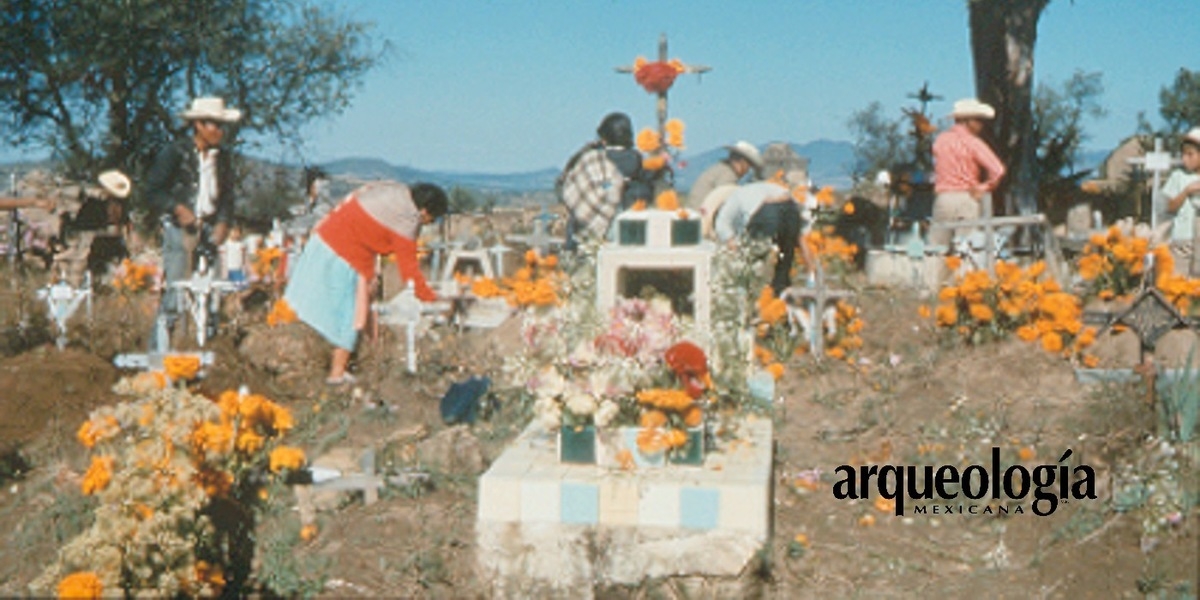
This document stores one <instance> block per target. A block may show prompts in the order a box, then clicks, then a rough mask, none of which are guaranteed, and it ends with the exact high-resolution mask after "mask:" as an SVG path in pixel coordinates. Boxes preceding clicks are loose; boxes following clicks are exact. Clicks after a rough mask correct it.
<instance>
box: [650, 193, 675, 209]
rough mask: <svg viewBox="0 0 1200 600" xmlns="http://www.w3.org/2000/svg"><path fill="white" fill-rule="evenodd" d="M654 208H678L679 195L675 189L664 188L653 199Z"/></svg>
mask: <svg viewBox="0 0 1200 600" xmlns="http://www.w3.org/2000/svg"><path fill="white" fill-rule="evenodd" d="M654 208H657V209H658V210H671V211H674V210H679V196H677V195H676V194H675V190H665V191H663V193H661V194H659V195H658V197H657V198H655V199H654Z"/></svg>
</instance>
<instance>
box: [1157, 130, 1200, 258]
mask: <svg viewBox="0 0 1200 600" xmlns="http://www.w3.org/2000/svg"><path fill="white" fill-rule="evenodd" d="M1179 152H1180V159H1181V160H1182V161H1183V168H1181V169H1175V170H1174V171H1171V175H1170V177H1168V178H1167V182H1166V183H1164V184H1163V186H1162V188H1161V189H1160V190H1159V194H1158V197H1159V198H1160V202H1162V203H1163V204H1164V208H1165V209H1166V214H1167V217H1168V218H1169V219H1171V245H1170V247H1171V254H1172V255H1173V256H1174V257H1175V272H1176V273H1179V274H1180V275H1192V276H1196V275H1200V222H1197V221H1198V220H1200V127H1195V128H1193V129H1191V130H1190V131H1188V132H1187V133H1185V134H1183V139H1182V140H1180V144H1179Z"/></svg>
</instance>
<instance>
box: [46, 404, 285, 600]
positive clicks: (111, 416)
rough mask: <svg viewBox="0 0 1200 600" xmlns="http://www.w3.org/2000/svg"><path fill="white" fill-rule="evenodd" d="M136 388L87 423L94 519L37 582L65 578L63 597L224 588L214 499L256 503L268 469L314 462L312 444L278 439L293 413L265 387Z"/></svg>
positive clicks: (82, 437) (84, 437) (87, 482)
mask: <svg viewBox="0 0 1200 600" xmlns="http://www.w3.org/2000/svg"><path fill="white" fill-rule="evenodd" d="M115 389H117V390H118V391H121V390H127V391H132V390H133V388H132V386H121V385H118V386H117V387H116V388H115ZM138 393H140V394H141V395H140V396H139V398H138V399H137V400H136V401H132V402H123V403H120V404H118V405H116V406H109V407H103V408H100V409H97V410H96V411H94V412H93V413H92V415H91V416H90V418H89V419H88V421H87V422H85V423H84V424H82V425H81V426H80V428H79V430H78V432H77V437H78V438H79V441H80V443H82V444H83V445H84V446H86V447H88V448H89V449H90V450H91V452H92V454H91V458H90V464H89V466H88V469H87V471H86V472H85V473H84V475H83V477H82V481H81V483H80V485H81V488H82V491H83V493H84V494H85V495H90V496H96V497H97V498H98V500H99V504H98V505H97V507H96V519H95V521H94V523H93V525H92V526H91V528H90V529H88V530H85V531H84V533H83V534H81V535H80V536H79V537H78V538H76V539H74V540H71V541H70V542H68V544H67V545H66V546H64V548H63V549H62V551H61V552H60V555H59V559H58V561H56V562H55V563H54V564H52V565H51V567H49V568H48V569H47V570H46V572H45V573H44V574H43V577H42V578H39V581H40V584H39V586H38V588H39V589H45V588H46V587H50V586H53V585H55V582H57V583H56V584H57V586H58V588H57V589H58V592H59V595H60V596H61V597H72V598H74V597H95V596H97V595H99V594H100V593H101V592H102V591H105V590H108V591H107V592H105V593H109V594H122V593H123V594H124V595H126V596H141V595H162V596H171V597H174V596H183V595H186V596H216V595H219V594H220V593H221V592H222V589H223V588H224V587H225V585H226V581H225V575H224V573H225V571H226V570H227V566H228V565H229V564H232V563H230V562H229V561H230V560H231V558H230V557H228V556H224V554H223V553H224V552H226V551H225V550H219V548H224V547H226V545H227V544H230V543H232V542H227V541H222V540H228V539H229V538H228V537H223V536H229V535H233V533H231V532H230V531H229V530H227V529H223V528H225V527H228V526H227V525H222V524H221V523H220V522H214V521H211V520H210V519H209V517H208V516H206V515H208V514H209V512H210V508H209V507H210V506H211V504H212V503H213V502H215V501H216V499H217V498H220V499H221V500H220V501H221V502H233V503H236V504H240V505H242V506H243V507H244V508H245V510H246V511H247V512H248V513H249V512H250V511H252V509H254V508H255V507H256V506H257V505H258V503H260V502H262V501H263V499H264V496H263V494H262V493H261V491H262V490H264V489H265V488H263V486H264V484H265V482H266V481H269V477H270V474H278V473H280V472H282V471H285V470H288V469H298V468H301V467H302V466H303V465H304V464H305V455H304V452H303V451H301V450H300V449H298V448H291V447H287V446H282V445H278V444H277V441H278V439H279V438H280V437H282V435H283V434H284V433H285V432H287V431H289V430H291V429H292V428H293V427H294V420H293V418H292V414H291V412H290V411H288V410H287V409H286V408H284V407H282V406H280V405H278V404H276V403H275V402H272V401H271V400H269V399H267V398H265V397H263V396H260V395H256V394H248V393H239V392H233V391H227V392H225V393H223V394H221V395H220V396H219V397H218V399H217V400H215V401H213V400H209V399H207V398H205V397H203V396H199V395H195V394H193V393H192V392H190V391H188V390H187V389H184V388H171V387H166V388H163V389H157V390H150V391H143V392H138ZM264 476H265V477H264ZM215 548H216V549H218V550H214V549H215ZM155 557H157V558H155ZM201 558H203V559H205V560H200V559H201ZM64 575H66V576H65V577H64Z"/></svg>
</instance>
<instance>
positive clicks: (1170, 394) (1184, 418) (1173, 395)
mask: <svg viewBox="0 0 1200 600" xmlns="http://www.w3.org/2000/svg"><path fill="white" fill-rule="evenodd" d="M1193 354H1195V349H1194V348H1193V349H1192V351H1191V352H1189V353H1188V362H1187V364H1188V367H1187V368H1185V369H1183V370H1182V371H1181V372H1179V373H1177V374H1175V375H1174V376H1173V377H1167V376H1165V375H1163V376H1161V377H1162V379H1161V381H1160V385H1159V386H1158V425H1159V436H1160V437H1162V438H1163V439H1167V440H1170V441H1172V442H1184V443H1186V442H1190V441H1191V440H1192V438H1193V436H1195V435H1196V423H1197V418H1198V417H1200V372H1197V370H1196V369H1195V368H1194V367H1192V366H1191V365H1192V355H1193Z"/></svg>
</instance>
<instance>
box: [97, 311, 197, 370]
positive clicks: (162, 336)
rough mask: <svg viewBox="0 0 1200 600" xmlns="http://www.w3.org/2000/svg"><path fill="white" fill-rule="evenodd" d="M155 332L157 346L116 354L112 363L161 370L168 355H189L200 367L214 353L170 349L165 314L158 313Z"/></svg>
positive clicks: (133, 367) (123, 367)
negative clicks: (143, 352)
mask: <svg viewBox="0 0 1200 600" xmlns="http://www.w3.org/2000/svg"><path fill="white" fill-rule="evenodd" d="M155 327H156V328H157V332H156V334H155V336H154V339H156V340H158V347H156V348H152V349H151V350H150V352H147V353H145V354H118V355H117V356H116V357H114V358H113V365H115V366H116V367H117V368H119V369H140V370H143V371H162V370H163V368H164V366H163V363H164V360H165V359H166V358H168V357H180V356H190V357H192V358H195V359H198V360H199V361H200V366H201V367H210V366H212V364H213V361H214V360H215V358H216V357H215V355H214V354H213V353H212V352H211V351H209V352H173V351H171V349H170V346H169V344H170V343H171V342H170V340H171V336H170V335H168V334H167V316H166V315H159V316H158V320H157V321H156V322H155Z"/></svg>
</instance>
